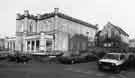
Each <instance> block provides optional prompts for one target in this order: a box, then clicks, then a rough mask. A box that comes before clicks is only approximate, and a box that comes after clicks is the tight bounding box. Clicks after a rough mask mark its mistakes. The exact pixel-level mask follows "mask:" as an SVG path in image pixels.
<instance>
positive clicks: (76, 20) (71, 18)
mask: <svg viewBox="0 0 135 78" xmlns="http://www.w3.org/2000/svg"><path fill="white" fill-rule="evenodd" d="M56 15H57V16H58V17H61V18H64V19H67V20H70V21H73V22H76V23H79V24H82V25H85V26H87V27H91V28H94V29H98V28H97V26H96V25H92V24H89V23H87V22H85V21H82V20H79V19H76V18H73V17H71V16H69V15H66V14H63V13H60V12H58V13H55V12H52V13H45V14H42V15H40V17H38V16H34V15H30V14H29V15H28V16H25V15H21V14H17V16H18V17H17V18H16V20H21V19H24V18H25V17H27V18H29V19H34V20H44V19H47V18H50V17H54V16H56Z"/></svg>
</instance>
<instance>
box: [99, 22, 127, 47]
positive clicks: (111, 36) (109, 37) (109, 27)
mask: <svg viewBox="0 0 135 78" xmlns="http://www.w3.org/2000/svg"><path fill="white" fill-rule="evenodd" d="M97 36H98V39H97V41H98V42H97V44H99V45H100V46H103V47H118V46H121V44H120V43H123V45H124V44H129V38H128V37H129V35H128V34H127V33H126V32H125V31H124V30H123V29H121V28H120V27H118V26H116V25H113V24H112V23H110V22H108V23H107V24H106V25H105V26H104V28H103V29H102V30H101V31H99V32H98V33H97Z"/></svg>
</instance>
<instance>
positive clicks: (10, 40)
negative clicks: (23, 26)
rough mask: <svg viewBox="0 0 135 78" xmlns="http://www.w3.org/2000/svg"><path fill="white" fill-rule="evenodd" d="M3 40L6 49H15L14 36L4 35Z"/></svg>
mask: <svg viewBox="0 0 135 78" xmlns="http://www.w3.org/2000/svg"><path fill="white" fill-rule="evenodd" d="M4 41H5V42H4V44H5V49H6V50H15V42H16V37H6V38H4Z"/></svg>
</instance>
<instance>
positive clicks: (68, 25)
mask: <svg viewBox="0 0 135 78" xmlns="http://www.w3.org/2000/svg"><path fill="white" fill-rule="evenodd" d="M96 31H97V26H95V25H92V24H89V23H86V22H84V21H82V20H79V19H76V18H73V17H70V16H68V15H66V14H63V13H61V12H59V9H58V8H55V9H54V12H51V13H45V14H38V15H36V16H34V15H31V14H30V13H29V11H28V10H25V11H24V14H17V17H16V42H15V50H18V51H23V52H38V51H43V52H46V51H52V50H60V51H69V50H86V49H87V47H88V46H87V44H88V41H89V42H94V37H95V33H96Z"/></svg>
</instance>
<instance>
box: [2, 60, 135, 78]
mask: <svg viewBox="0 0 135 78" xmlns="http://www.w3.org/2000/svg"><path fill="white" fill-rule="evenodd" d="M134 76H135V71H134V70H128V71H122V72H121V73H120V74H113V73H110V72H101V71H99V70H98V69H97V66H96V63H95V62H89V63H81V64H73V65H64V64H46V63H40V62H37V61H32V63H29V64H16V63H13V62H5V61H2V62H0V78H134Z"/></svg>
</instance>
